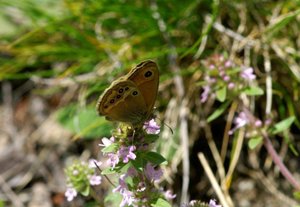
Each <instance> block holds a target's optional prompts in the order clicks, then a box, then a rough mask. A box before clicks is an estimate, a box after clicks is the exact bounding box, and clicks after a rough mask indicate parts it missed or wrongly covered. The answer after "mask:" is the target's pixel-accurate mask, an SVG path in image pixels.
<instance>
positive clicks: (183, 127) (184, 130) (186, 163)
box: [151, 0, 190, 203]
mask: <svg viewBox="0 0 300 207" xmlns="http://www.w3.org/2000/svg"><path fill="white" fill-rule="evenodd" d="M151 9H152V12H153V14H152V16H153V18H154V19H156V20H157V25H158V27H159V30H160V32H161V33H162V35H163V37H164V39H165V41H166V42H167V44H168V47H169V48H170V54H169V55H168V59H169V65H170V68H171V70H172V71H173V72H174V73H175V74H176V75H175V76H174V83H175V87H176V91H177V93H178V98H179V100H182V101H181V103H180V104H179V108H180V113H179V118H180V134H181V136H180V138H181V145H182V149H183V150H182V162H183V165H182V167H183V169H182V170H183V181H182V190H181V191H182V192H181V203H187V202H188V200H189V198H188V197H189V196H188V186H189V179H190V160H189V145H188V140H189V134H188V122H187V111H188V110H187V100H186V99H183V97H184V95H185V91H184V84H183V80H182V77H181V76H180V75H179V72H180V68H179V66H178V65H177V63H176V60H177V57H178V54H177V52H176V48H175V46H174V44H173V43H172V41H171V38H170V36H169V34H168V32H167V26H166V23H165V21H164V20H163V19H162V18H161V16H160V14H159V12H158V6H157V3H156V1H155V0H153V1H152V2H151Z"/></svg>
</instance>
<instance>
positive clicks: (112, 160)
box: [107, 153, 120, 168]
mask: <svg viewBox="0 0 300 207" xmlns="http://www.w3.org/2000/svg"><path fill="white" fill-rule="evenodd" d="M107 156H108V160H107V163H108V164H109V165H110V166H111V167H112V168H115V167H116V164H118V163H119V161H120V159H119V156H118V155H117V154H114V153H108V154H107Z"/></svg>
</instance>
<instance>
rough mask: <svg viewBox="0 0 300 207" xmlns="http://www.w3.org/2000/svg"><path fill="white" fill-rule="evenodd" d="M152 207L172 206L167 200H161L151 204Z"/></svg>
mask: <svg viewBox="0 0 300 207" xmlns="http://www.w3.org/2000/svg"><path fill="white" fill-rule="evenodd" d="M151 206H152V207H172V206H171V204H170V203H169V202H168V201H166V200H165V199H162V198H159V199H157V201H156V203H154V204H151Z"/></svg>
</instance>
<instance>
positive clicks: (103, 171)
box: [101, 167, 117, 175]
mask: <svg viewBox="0 0 300 207" xmlns="http://www.w3.org/2000/svg"><path fill="white" fill-rule="evenodd" d="M116 172H117V171H116V169H115V168H114V169H112V168H110V167H109V168H105V169H104V170H102V172H101V175H110V174H114V173H116Z"/></svg>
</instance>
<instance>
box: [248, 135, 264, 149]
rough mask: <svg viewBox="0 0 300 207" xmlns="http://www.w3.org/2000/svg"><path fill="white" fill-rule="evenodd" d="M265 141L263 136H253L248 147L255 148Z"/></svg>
mask: <svg viewBox="0 0 300 207" xmlns="http://www.w3.org/2000/svg"><path fill="white" fill-rule="evenodd" d="M262 141H263V137H253V138H251V139H250V140H249V142H248V147H249V148H250V149H252V150H253V149H254V148H255V147H256V146H257V145H259V144H261V143H262Z"/></svg>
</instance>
